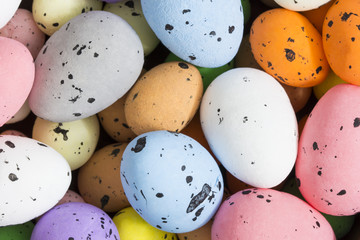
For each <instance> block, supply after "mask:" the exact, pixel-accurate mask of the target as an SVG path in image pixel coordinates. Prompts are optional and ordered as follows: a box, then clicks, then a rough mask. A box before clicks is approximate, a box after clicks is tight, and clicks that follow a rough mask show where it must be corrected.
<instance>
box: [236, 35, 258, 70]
mask: <svg viewBox="0 0 360 240" xmlns="http://www.w3.org/2000/svg"><path fill="white" fill-rule="evenodd" d="M249 38H250V34H246V35H245V36H244V37H243V40H242V42H241V44H240V48H239V51H238V53H237V54H236V56H235V67H251V68H257V69H259V70H262V68H261V67H260V65H259V64H258V63H257V62H256V60H255V58H254V55H253V53H252V51H251V45H250V39H249Z"/></svg>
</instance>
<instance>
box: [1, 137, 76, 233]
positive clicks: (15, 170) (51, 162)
mask: <svg viewBox="0 0 360 240" xmlns="http://www.w3.org/2000/svg"><path fill="white" fill-rule="evenodd" d="M0 166H1V167H0V192H1V193H3V194H1V195H0V209H1V210H0V226H8V225H14V224H22V223H25V222H27V221H30V220H31V219H33V218H35V217H37V216H39V215H41V214H43V213H44V212H46V211H48V210H49V209H50V208H52V207H53V206H55V204H56V203H58V202H59V200H60V199H61V198H62V197H63V196H64V194H65V192H66V191H67V190H68V187H69V185H70V182H71V171H70V167H69V164H68V163H67V162H66V160H65V159H64V158H63V157H62V156H61V155H60V154H59V153H58V152H56V151H55V150H54V149H52V148H51V147H49V146H47V145H45V144H43V143H41V142H38V141H36V140H33V139H31V138H26V137H19V136H11V135H7V136H4V135H1V136H0Z"/></svg>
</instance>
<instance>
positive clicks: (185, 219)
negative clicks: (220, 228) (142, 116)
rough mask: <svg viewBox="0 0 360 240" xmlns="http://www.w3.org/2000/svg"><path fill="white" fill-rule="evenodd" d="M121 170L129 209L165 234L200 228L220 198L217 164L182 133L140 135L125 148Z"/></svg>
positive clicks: (215, 207)
mask: <svg viewBox="0 0 360 240" xmlns="http://www.w3.org/2000/svg"><path fill="white" fill-rule="evenodd" d="M120 171H121V180H122V184H123V187H124V191H125V194H126V196H127V198H128V200H129V202H130V204H131V206H132V207H133V208H134V209H135V210H136V211H137V212H138V213H139V214H140V216H142V217H143V218H144V220H145V221H147V222H148V223H149V224H151V225H152V226H154V227H157V228H158V229H161V230H163V231H166V232H174V233H183V232H189V231H193V230H195V229H197V228H200V227H201V226H203V225H205V224H206V223H207V222H208V221H209V220H210V219H211V218H212V217H213V216H214V214H215V213H216V211H217V209H218V207H219V205H220V203H221V200H222V197H223V190H224V188H223V186H224V184H223V178H222V175H221V172H220V169H219V167H218V165H217V163H216V162H215V160H214V159H213V157H212V156H211V155H210V153H209V152H208V151H207V150H206V149H205V148H204V147H202V146H201V145H200V144H199V143H198V142H196V141H195V140H194V139H192V138H190V137H188V136H186V135H184V134H181V133H172V132H168V131H154V132H148V133H144V134H142V135H139V136H138V137H136V138H135V139H134V140H132V141H131V142H130V143H129V145H128V146H127V147H126V149H125V152H124V154H123V160H122V162H121V170H120Z"/></svg>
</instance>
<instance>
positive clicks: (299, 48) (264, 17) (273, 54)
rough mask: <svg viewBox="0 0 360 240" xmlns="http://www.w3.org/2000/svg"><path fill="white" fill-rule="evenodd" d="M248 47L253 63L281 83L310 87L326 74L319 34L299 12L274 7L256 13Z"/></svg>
mask: <svg viewBox="0 0 360 240" xmlns="http://www.w3.org/2000/svg"><path fill="white" fill-rule="evenodd" d="M250 44H251V49H252V52H253V54H254V57H255V59H256V61H257V62H258V63H259V64H260V66H261V67H262V68H263V69H264V70H265V71H266V72H267V73H269V74H270V75H272V76H273V77H274V78H276V79H277V80H278V81H279V82H281V83H284V84H287V85H290V86H294V87H312V86H315V85H317V84H319V83H320V82H322V81H323V80H324V79H325V78H326V76H327V74H328V71H329V65H328V63H327V60H326V57H325V53H324V51H323V47H322V38H321V35H320V33H319V32H318V31H317V30H316V28H315V27H314V26H313V25H312V24H311V23H310V21H309V20H308V19H307V18H305V17H304V16H303V15H301V14H300V13H297V12H293V11H290V10H286V9H281V8H278V9H272V10H268V11H266V12H264V13H262V14H260V15H259V16H258V17H257V18H256V19H255V21H254V22H253V24H252V26H251V31H250Z"/></svg>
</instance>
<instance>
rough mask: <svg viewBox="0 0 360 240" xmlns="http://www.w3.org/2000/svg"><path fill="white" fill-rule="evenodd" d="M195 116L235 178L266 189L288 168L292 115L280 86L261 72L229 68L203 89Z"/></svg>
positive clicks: (293, 139) (293, 140)
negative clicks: (198, 115) (203, 92)
mask: <svg viewBox="0 0 360 240" xmlns="http://www.w3.org/2000/svg"><path fill="white" fill-rule="evenodd" d="M225 96H226V97H225ZM200 119H201V125H202V129H203V131H204V134H205V137H206V139H207V141H208V143H209V145H210V148H211V149H212V151H213V153H214V154H215V156H216V158H217V159H218V160H219V161H220V162H221V163H222V165H223V166H224V167H225V168H226V169H227V170H228V171H229V172H230V173H231V174H233V175H234V176H235V177H236V178H238V179H240V180H241V181H243V182H245V183H247V184H249V185H251V186H255V187H264V188H271V187H274V186H276V185H278V184H280V183H281V182H282V181H283V180H284V179H285V178H286V177H287V175H288V174H289V173H290V171H291V169H292V168H293V166H294V163H295V159H296V154H297V143H298V129H297V121H296V116H295V113H294V110H293V108H292V106H291V103H290V100H289V97H288V96H287V94H286V92H285V90H284V89H283V88H282V87H281V85H280V84H279V82H277V81H276V80H275V79H274V78H273V77H271V76H270V75H269V74H267V73H265V72H264V71H260V70H258V69H254V68H235V69H232V70H229V71H227V72H225V73H223V74H221V75H220V76H218V77H217V78H216V79H215V80H214V81H213V82H212V83H211V84H210V86H209V87H208V89H207V90H206V92H205V94H204V97H203V99H202V102H201V107H200ZM285 149H286V150H285Z"/></svg>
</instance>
